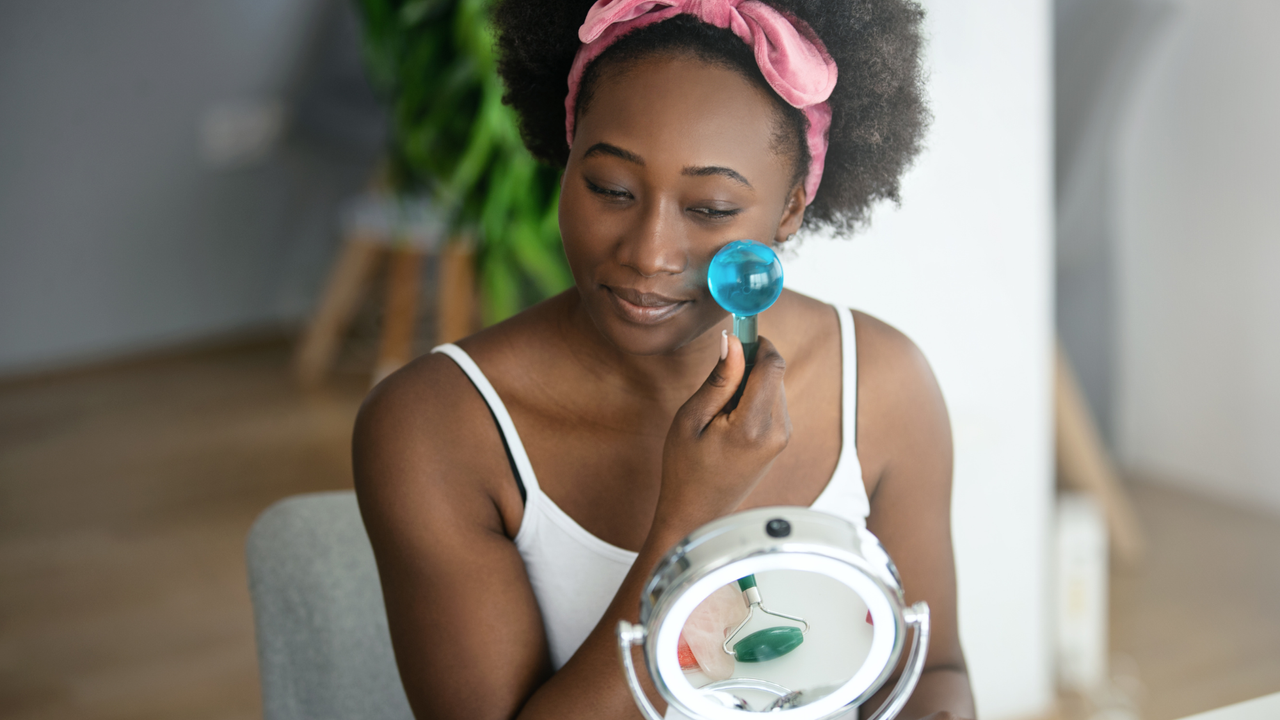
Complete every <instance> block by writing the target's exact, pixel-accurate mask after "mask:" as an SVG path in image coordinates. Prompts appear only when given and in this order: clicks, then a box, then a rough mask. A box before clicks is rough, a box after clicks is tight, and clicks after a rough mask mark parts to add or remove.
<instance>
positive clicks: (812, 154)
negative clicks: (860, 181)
mask: <svg viewBox="0 0 1280 720" xmlns="http://www.w3.org/2000/svg"><path fill="white" fill-rule="evenodd" d="M682 14H683V15H693V16H694V17H696V18H698V19H699V20H701V21H703V22H705V23H708V24H710V25H714V26H716V27H719V28H726V29H728V30H731V31H733V34H735V35H737V36H738V37H740V38H742V39H743V41H745V42H746V43H747V44H748V45H750V46H751V47H752V49H753V50H754V51H755V56H756V64H758V65H759V66H760V72H761V74H763V75H764V79H765V81H766V82H768V83H769V87H772V88H773V90H774V92H776V93H778V96H779V97H781V98H782V99H783V100H785V101H786V102H787V103H788V104H790V105H791V106H793V107H796V108H799V109H800V110H801V111H802V112H804V114H805V117H806V118H808V120H809V130H808V132H807V133H806V137H805V141H806V144H807V145H808V148H809V158H810V160H809V174H808V176H807V177H806V178H805V181H804V191H805V197H806V199H807V200H808V201H812V200H813V196H814V194H815V193H817V191H818V185H819V183H821V182H822V169H823V166H824V165H825V163H826V156H827V130H828V129H829V128H830V127H831V106H830V105H828V104H827V102H826V100H827V98H829V97H830V96H831V91H832V90H833V89H834V88H835V86H836V64H835V61H833V60H832V59H831V56H830V55H829V54H827V49H826V47H824V46H823V44H822V41H821V40H819V39H818V36H817V35H816V34H815V33H814V32H813V29H812V28H810V27H809V26H808V25H806V24H805V23H804V22H801V21H799V20H792V19H790V18H788V17H787V16H785V15H783V14H782V13H780V12H778V11H777V10H774V9H773V8H772V7H770V6H768V5H766V4H764V3H763V2H760V0H597V2H596V4H594V5H592V6H591V9H590V10H589V11H588V12H587V19H586V21H584V22H583V23H582V27H581V28H579V29H578V38H579V39H580V40H582V43H583V44H582V46H581V47H580V48H578V54H577V56H576V57H574V59H573V66H572V68H571V69H570V70H569V95H568V96H567V97H566V98H565V101H564V107H565V133H566V137H567V141H568V143H569V145H571V146H572V145H573V122H574V108H575V107H576V105H577V102H578V86H579V85H580V84H581V82H582V73H583V71H585V70H586V67H587V65H588V64H590V63H591V61H592V60H594V59H595V58H596V57H598V56H599V55H600V53H602V52H604V49H605V48H607V47H609V46H610V45H612V44H613V43H614V41H616V40H617V39H618V38H620V37H622V36H623V35H625V34H627V33H629V32H631V31H632V30H638V29H639V28H642V27H645V26H647V25H652V24H653V23H656V22H661V21H663V20H666V19H668V18H671V17H675V16H676V15H682Z"/></svg>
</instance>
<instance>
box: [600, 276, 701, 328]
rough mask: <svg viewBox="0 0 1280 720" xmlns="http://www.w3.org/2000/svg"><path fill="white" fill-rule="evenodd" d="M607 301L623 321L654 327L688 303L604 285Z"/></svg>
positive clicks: (663, 296) (655, 294)
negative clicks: (607, 295)
mask: <svg viewBox="0 0 1280 720" xmlns="http://www.w3.org/2000/svg"><path fill="white" fill-rule="evenodd" d="M604 289H605V290H606V291H608V294H609V299H610V300H612V301H613V306H614V308H616V309H617V310H618V313H619V314H620V315H622V318H623V319H624V320H627V321H629V322H633V323H636V324H639V325H654V324H657V323H660V322H662V321H663V320H666V319H667V318H669V317H671V316H672V315H674V314H676V313H677V312H680V310H681V309H682V308H684V306H685V305H686V304H688V301H685V300H677V299H676V298H671V297H667V296H665V295H659V294H657V293H646V292H640V291H639V290H635V289H633V288H623V287H611V286H609V285H605V286H604Z"/></svg>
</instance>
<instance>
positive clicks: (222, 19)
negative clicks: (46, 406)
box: [0, 0, 381, 376]
mask: <svg viewBox="0 0 1280 720" xmlns="http://www.w3.org/2000/svg"><path fill="white" fill-rule="evenodd" d="M362 82H363V81H362V80H361V79H360V77H359V63H358V53H357V46H356V33H355V26H354V22H353V20H352V18H351V17H350V10H349V8H348V7H347V6H346V3H341V2H329V1H327V0H220V1H219V2H194V1H190V0H185V1H183V2H173V1H171V0H133V1H131V2H123V1H121V2H111V3H93V2H83V1H77V0H38V1H37V0H27V1H25V2H21V1H19V2H15V1H13V0H10V1H9V2H5V3H3V4H0V376H3V375H10V376H11V375H14V374H22V373H27V372H32V371H39V370H44V369H49V368H53V367H58V366H63V365H69V364H77V363H83V362H88V361H94V360H99V359H103V358H107V357H112V356H118V355H127V354H133V353H137V352H139V351H144V350H146V349H149V348H155V347H162V346H167V345H173V344H178V343H183V342H189V341H192V340H194V339H198V338H204V337H208V336H211V335H219V334H226V333H236V332H241V331H245V330H248V329H252V328H261V327H263V326H271V325H279V324H290V323H295V322H297V320H298V319H299V318H300V317H301V316H303V315H304V314H305V312H306V311H307V309H309V307H310V304H311V302H312V298H313V297H314V294H315V292H316V289H317V287H318V285H319V283H320V282H322V279H323V275H324V273H325V272H326V270H327V265H328V262H329V258H330V257H331V254H332V252H333V250H334V244H335V241H336V239H335V233H334V228H333V219H334V214H335V211H334V207H335V205H336V203H337V202H338V201H339V200H340V199H341V198H342V197H343V196H345V195H346V194H348V193H350V192H352V191H354V190H357V189H358V188H359V187H360V185H361V183H362V181H363V179H364V178H365V176H366V175H367V172H368V169H369V167H370V163H371V159H372V158H373V157H374V156H375V155H376V149H377V147H378V143H379V142H380V137H379V135H380V129H381V120H380V119H379V118H378V117H376V115H375V114H373V113H376V111H370V107H371V106H372V102H371V98H370V97H369V92H368V90H367V88H364V87H363V86H362ZM261 99H278V100H280V101H282V102H283V103H284V105H285V107H286V108H287V110H288V116H289V118H290V120H289V122H288V124H287V126H286V130H285V133H284V134H283V136H282V137H281V138H280V140H279V142H277V143H275V144H274V145H273V146H272V147H271V149H270V152H269V153H267V154H266V156H265V157H262V158H260V159H258V160H255V161H252V162H246V163H240V164H237V165H232V166H215V165H211V164H210V163H209V162H208V160H207V159H206V158H204V157H202V154H201V147H202V146H201V123H202V122H204V121H205V119H206V118H207V117H208V114H209V112H210V111H211V109H214V108H216V107H218V106H219V105H221V104H225V103H228V102H231V103H235V102H243V101H246V100H249V101H252V100H261Z"/></svg>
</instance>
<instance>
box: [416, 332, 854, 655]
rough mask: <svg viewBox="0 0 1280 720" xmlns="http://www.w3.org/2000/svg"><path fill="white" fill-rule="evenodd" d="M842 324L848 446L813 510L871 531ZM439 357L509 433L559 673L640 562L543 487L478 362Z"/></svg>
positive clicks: (453, 352)
mask: <svg viewBox="0 0 1280 720" xmlns="http://www.w3.org/2000/svg"><path fill="white" fill-rule="evenodd" d="M836 314H837V315H838V316H839V317H840V338H841V343H840V348H841V357H842V362H841V365H842V372H841V397H842V404H841V423H840V424H841V431H840V432H841V446H840V459H839V460H838V461H837V462H836V469H835V472H834V473H832V475H831V480H830V481H828V483H827V486H826V488H825V489H823V491H822V494H821V495H819V496H818V499H817V500H815V501H814V502H813V505H811V506H810V507H811V508H812V509H814V510H821V511H823V512H827V513H830V514H832V515H836V516H838V517H841V518H844V519H845V520H848V521H850V522H853V523H855V524H858V525H863V526H865V524H866V518H867V513H868V512H870V503H869V502H868V501H867V490H866V487H865V486H864V485H863V484H862V466H861V464H860V463H859V462H858V451H857V447H856V445H855V438H856V422H857V417H858V353H857V347H856V344H855V340H854V334H853V314H852V313H851V312H849V311H848V310H845V309H840V308H837V309H836ZM431 352H438V353H443V354H445V355H448V356H449V357H451V358H453V360H454V362H456V363H458V366H459V367H461V368H462V371H463V372H464V373H466V375H467V377H468V378H470V379H471V382H472V384H474V385H475V387H476V389H477V390H479V391H480V394H481V395H482V396H483V397H484V400H485V402H486V403H488V405H489V410H490V411H491V412H492V413H493V416H494V419H495V420H496V421H497V424H498V429H499V430H500V431H501V433H502V437H503V443H504V444H505V445H506V450H507V452H508V456H509V459H510V460H511V464H512V466H513V467H514V468H515V470H516V471H517V473H518V477H517V481H518V482H522V483H523V487H524V491H525V506H524V518H523V519H522V520H521V522H520V530H519V531H518V532H517V533H516V540H515V542H516V548H517V549H518V550H519V551H520V557H522V558H523V559H524V566H525V570H526V571H527V572H528V575H529V582H530V583H531V584H532V586H533V593H534V595H535V596H536V597H537V599H538V607H539V608H540V609H541V611H542V621H543V624H544V625H545V626H546V633H547V642H548V644H549V645H550V648H551V662H552V664H553V665H554V666H555V669H556V670H559V669H560V668H561V667H562V666H563V665H564V664H565V663H566V662H568V660H569V658H570V657H572V656H573V654H574V653H575V652H577V650H578V646H580V645H581V644H582V642H583V641H584V640H586V639H587V635H588V634H590V633H591V630H592V629H593V628H594V627H595V626H596V624H597V623H598V622H600V618H601V617H602V616H603V615H604V611H605V610H606V609H607V608H608V606H609V603H611V602H612V601H613V596H614V595H615V594H617V592H618V588H619V587H621V585H622V581H623V579H624V578H625V577H626V575H627V572H628V571H630V569H631V564H632V563H633V562H635V559H636V553H634V552H632V551H630V550H625V549H623V548H620V547H618V546H616V545H612V544H610V543H607V542H605V541H604V540H601V539H600V538H598V537H596V536H595V535H592V534H591V533H589V532H587V531H586V530H585V529H584V528H583V527H582V526H581V525H579V524H578V523H577V522H576V521H575V520H574V519H573V518H571V517H569V515H568V514H566V513H565V511H563V510H561V509H560V506H558V505H556V504H555V503H554V502H552V500H551V498H549V497H547V496H546V495H545V494H544V493H543V492H542V490H541V488H539V486H538V479H537V475H535V474H534V472H533V466H532V465H530V464H529V456H528V454H527V453H525V450H524V445H523V444H522V443H521V442H520V434H519V433H518V432H516V427H515V424H514V423H512V422H511V415H510V414H509V413H508V412H507V409H506V407H505V406H504V405H503V404H502V398H500V397H498V393H497V392H496V391H495V390H494V389H493V385H491V384H490V383H489V380H488V378H486V377H485V376H484V373H483V372H481V371H480V366H479V365H476V363H475V361H474V360H472V359H471V356H470V355H468V354H467V353H466V351H464V350H463V349H462V348H460V347H458V346H457V345H453V344H449V345H441V346H439V347H437V348H435V349H433V350H432V351H431Z"/></svg>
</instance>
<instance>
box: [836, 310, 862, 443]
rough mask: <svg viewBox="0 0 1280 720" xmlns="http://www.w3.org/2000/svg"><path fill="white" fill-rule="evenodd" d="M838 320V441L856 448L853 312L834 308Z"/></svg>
mask: <svg viewBox="0 0 1280 720" xmlns="http://www.w3.org/2000/svg"><path fill="white" fill-rule="evenodd" d="M836 317H838V318H840V366H841V372H840V379H841V382H840V384H841V393H840V395H841V402H842V405H841V408H840V439H841V440H842V441H843V442H844V443H845V445H844V447H846V448H849V449H853V448H856V447H857V446H858V444H857V443H858V336H857V335H856V334H855V333H854V327H853V311H852V310H850V309H849V308H843V307H836Z"/></svg>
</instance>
